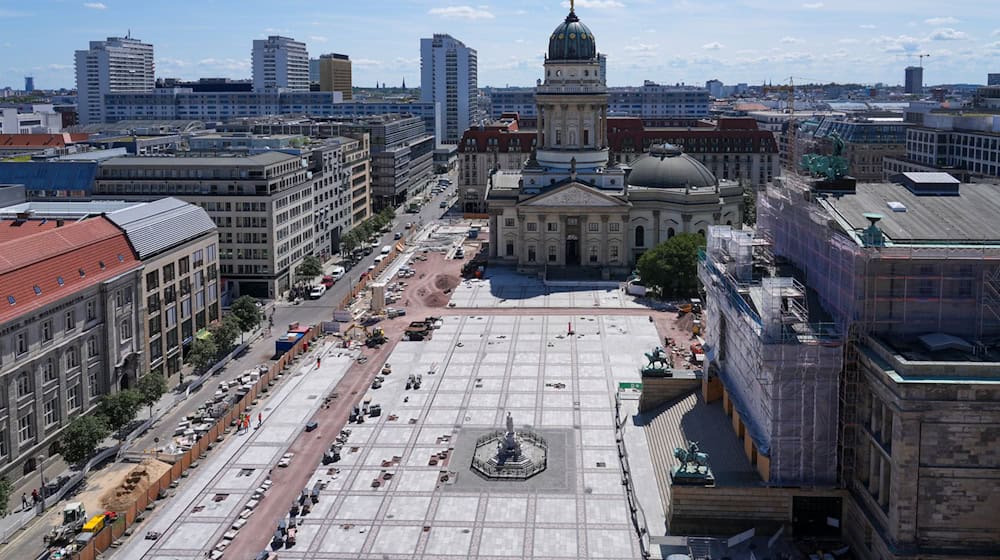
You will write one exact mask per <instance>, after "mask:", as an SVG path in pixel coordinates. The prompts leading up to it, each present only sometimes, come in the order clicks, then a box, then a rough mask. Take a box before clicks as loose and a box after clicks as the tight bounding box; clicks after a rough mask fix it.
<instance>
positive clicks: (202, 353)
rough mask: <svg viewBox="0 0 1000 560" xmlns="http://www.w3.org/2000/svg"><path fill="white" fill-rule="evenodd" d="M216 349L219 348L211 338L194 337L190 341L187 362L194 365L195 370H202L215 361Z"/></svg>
mask: <svg viewBox="0 0 1000 560" xmlns="http://www.w3.org/2000/svg"><path fill="white" fill-rule="evenodd" d="M218 351H219V348H218V347H217V346H216V345H215V342H213V341H212V339H211V338H196V339H194V342H192V343H191V351H190V352H188V362H190V363H191V365H192V366H194V369H195V371H202V370H204V369H205V368H207V367H208V366H210V365H212V364H213V363H215V355H216V353H218Z"/></svg>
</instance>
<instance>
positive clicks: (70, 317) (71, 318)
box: [66, 309, 76, 331]
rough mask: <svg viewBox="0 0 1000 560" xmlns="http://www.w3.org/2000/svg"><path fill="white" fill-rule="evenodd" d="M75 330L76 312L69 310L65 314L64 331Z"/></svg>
mask: <svg viewBox="0 0 1000 560" xmlns="http://www.w3.org/2000/svg"><path fill="white" fill-rule="evenodd" d="M75 328H76V311H74V310H73V309H70V310H69V311H67V312H66V330H67V331H71V330H73V329H75Z"/></svg>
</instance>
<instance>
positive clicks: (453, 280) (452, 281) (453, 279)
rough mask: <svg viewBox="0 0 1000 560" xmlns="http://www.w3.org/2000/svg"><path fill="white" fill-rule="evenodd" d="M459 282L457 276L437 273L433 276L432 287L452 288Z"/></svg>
mask: <svg viewBox="0 0 1000 560" xmlns="http://www.w3.org/2000/svg"><path fill="white" fill-rule="evenodd" d="M460 283H461V280H460V279H459V278H458V276H452V275H450V274H438V275H437V276H435V277H434V287H435V288H437V289H439V290H442V291H443V290H454V289H455V288H457V287H458V285H459V284H460Z"/></svg>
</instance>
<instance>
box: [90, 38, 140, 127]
mask: <svg viewBox="0 0 1000 560" xmlns="http://www.w3.org/2000/svg"><path fill="white" fill-rule="evenodd" d="M155 85H156V80H155V78H154V76H153V45H150V44H147V43H143V42H142V41H140V40H138V39H133V38H131V37H108V39H107V40H106V41H91V42H90V48H89V49H88V50H85V51H76V90H77V112H78V114H79V121H80V124H82V125H87V124H92V123H100V122H104V96H105V95H106V94H108V93H115V92H124V91H151V90H152V89H153V87H154V86H155Z"/></svg>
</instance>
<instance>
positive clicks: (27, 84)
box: [24, 76, 35, 93]
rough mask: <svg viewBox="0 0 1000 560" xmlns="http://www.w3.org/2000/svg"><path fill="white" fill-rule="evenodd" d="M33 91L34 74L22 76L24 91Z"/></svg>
mask: <svg viewBox="0 0 1000 560" xmlns="http://www.w3.org/2000/svg"><path fill="white" fill-rule="evenodd" d="M33 91H35V78H34V76H25V77H24V93H31V92H33Z"/></svg>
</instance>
